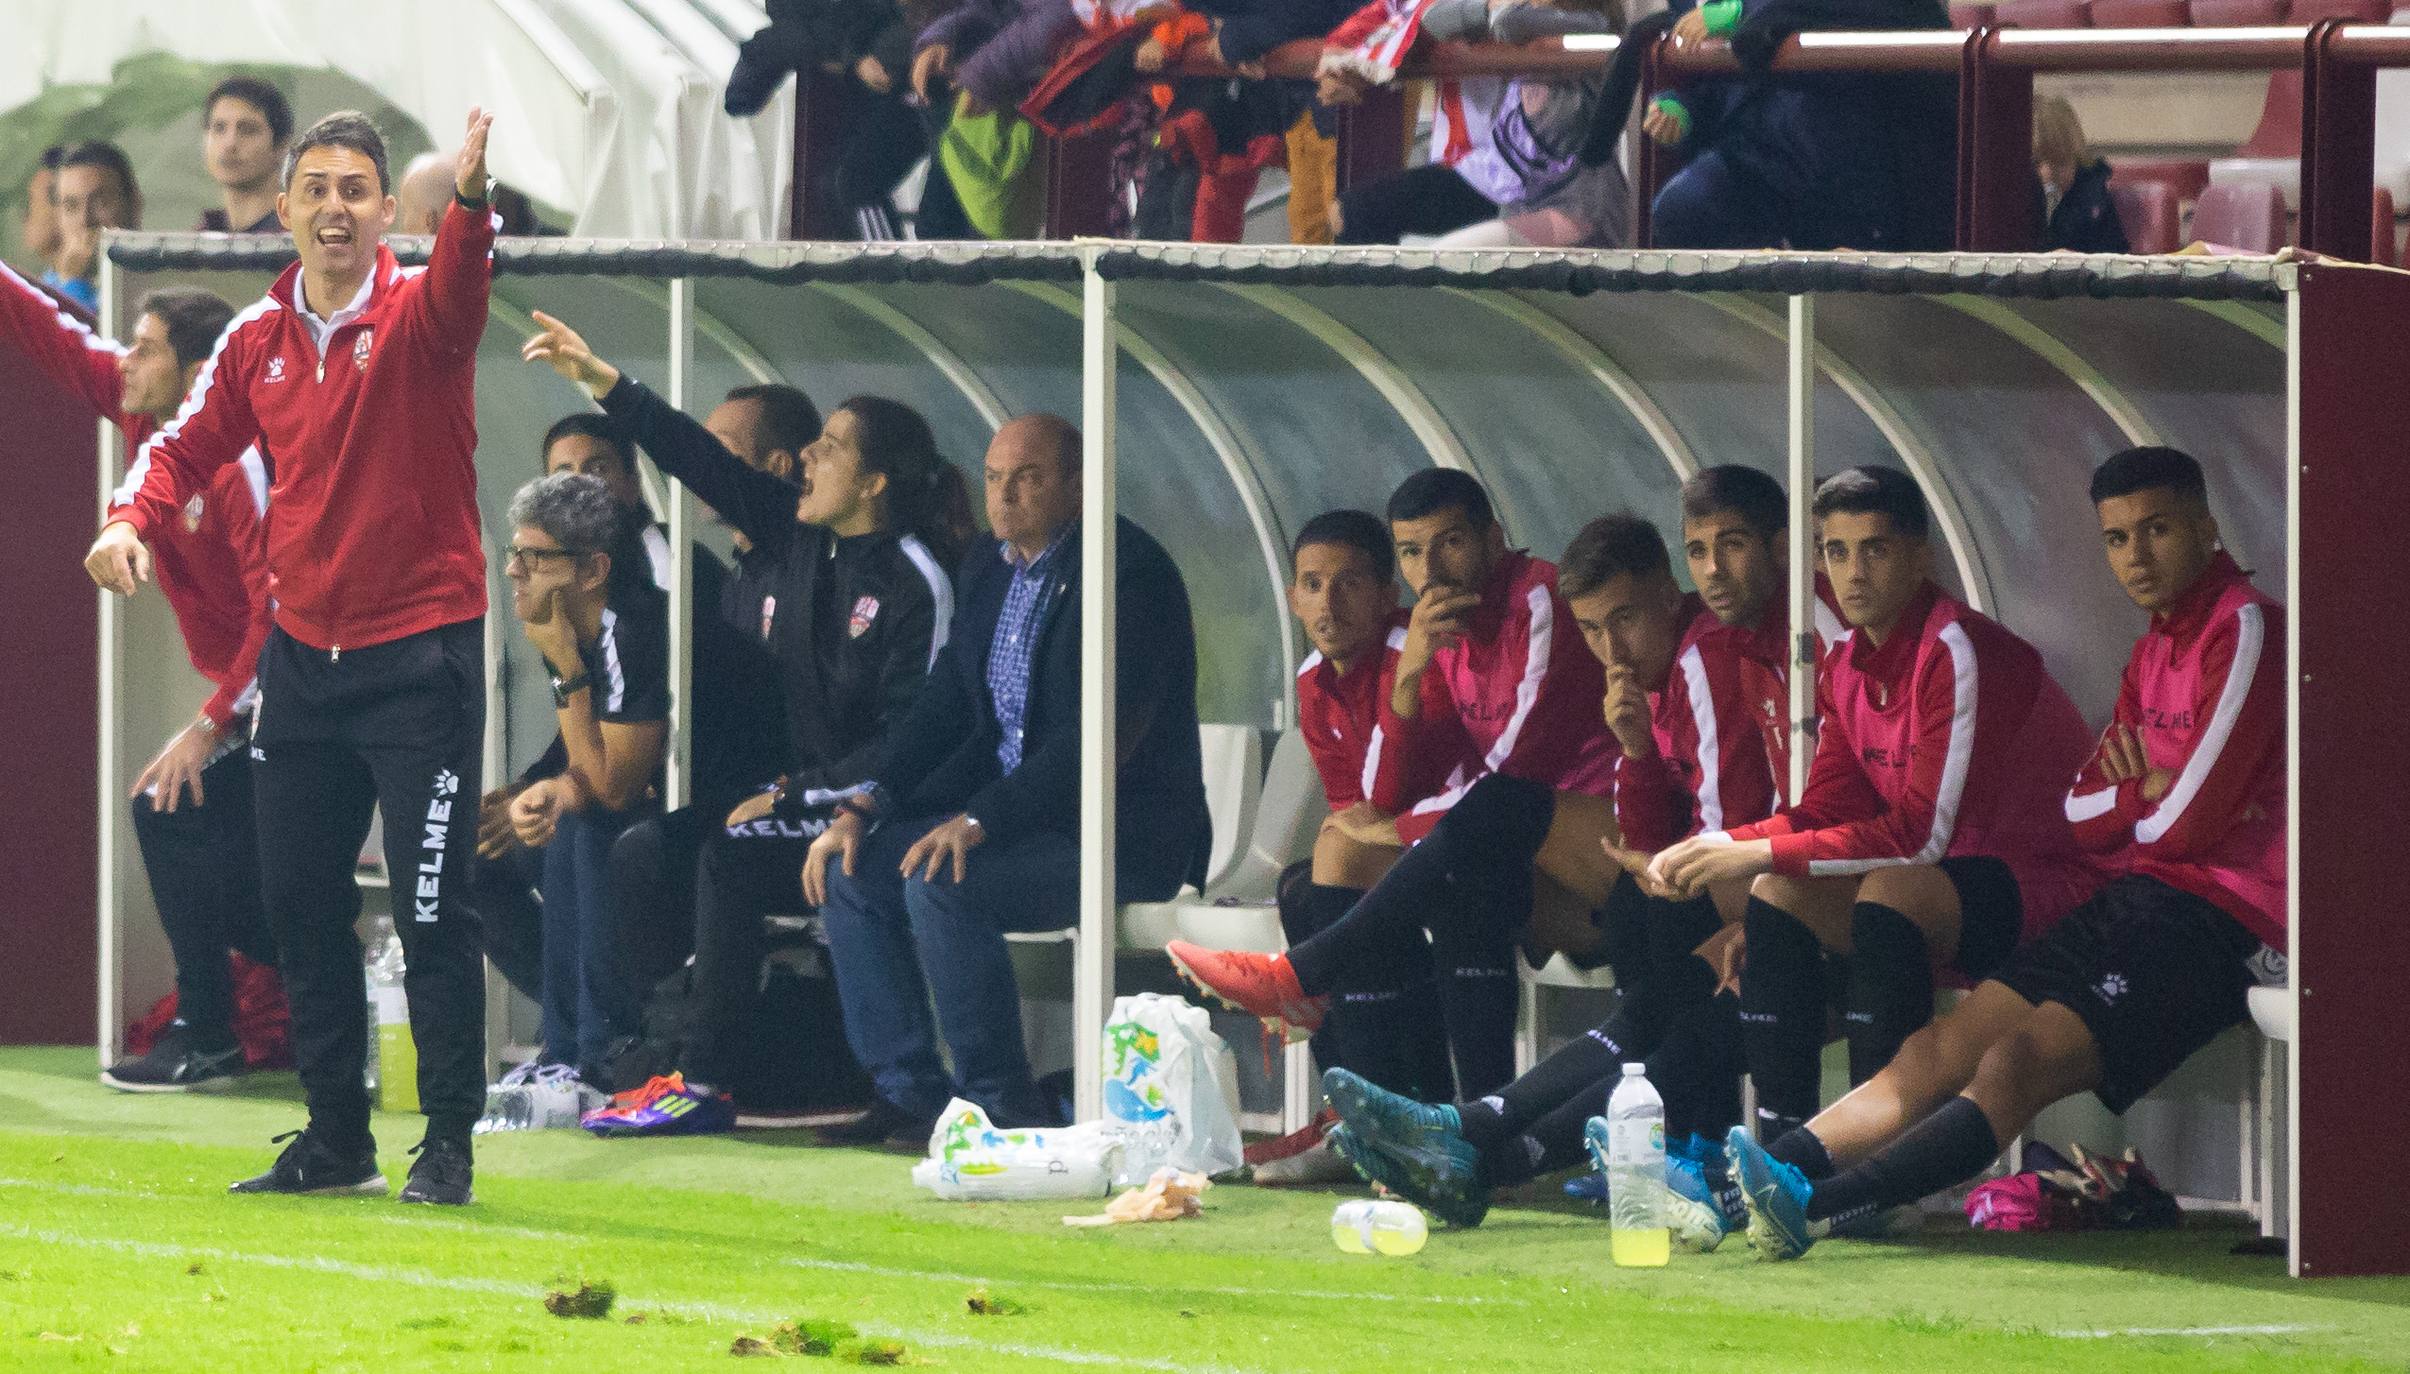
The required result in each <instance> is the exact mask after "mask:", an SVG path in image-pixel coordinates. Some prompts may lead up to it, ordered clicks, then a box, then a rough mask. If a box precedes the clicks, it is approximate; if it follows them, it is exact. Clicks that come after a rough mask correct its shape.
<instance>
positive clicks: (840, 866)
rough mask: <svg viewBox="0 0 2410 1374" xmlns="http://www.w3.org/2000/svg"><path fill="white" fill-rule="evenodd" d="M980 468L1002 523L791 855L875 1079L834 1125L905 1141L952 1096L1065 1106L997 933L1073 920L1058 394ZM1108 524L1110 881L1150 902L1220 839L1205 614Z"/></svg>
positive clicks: (1071, 512)
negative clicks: (856, 1110)
mask: <svg viewBox="0 0 2410 1374" xmlns="http://www.w3.org/2000/svg"><path fill="white" fill-rule="evenodd" d="M986 475H987V484H986V485H987V519H988V526H989V528H990V529H991V530H993V531H994V532H995V538H994V539H993V540H985V541H981V542H980V544H979V545H978V547H976V548H974V549H973V550H972V551H971V553H970V554H969V556H968V557H966V558H965V559H964V560H963V566H962V568H961V570H960V571H959V572H957V573H956V574H955V577H954V586H955V589H956V591H955V611H954V619H953V625H952V628H951V630H950V631H949V633H948V636H947V639H946V645H945V648H944V649H943V650H942V651H941V652H940V653H939V654H938V658H937V662H936V665H935V666H934V667H932V668H931V669H930V672H929V679H928V682H927V683H926V685H924V686H923V687H922V689H921V693H920V696H919V698H918V699H917V700H916V701H915V702H914V703H913V707H912V714H911V715H910V716H909V717H908V718H907V719H906V720H905V721H904V723H903V724H901V725H899V726H896V727H893V728H891V729H890V730H889V731H888V732H887V743H886V746H885V748H883V749H882V750H881V752H880V756H879V758H878V760H877V762H876V763H875V764H874V765H873V767H872V769H871V775H870V778H869V779H868V780H867V781H866V782H865V783H864V785H863V787H862V789H861V790H860V791H859V792H858V793H856V794H854V795H853V796H850V797H848V798H847V799H846V800H845V801H844V802H842V803H841V804H840V814H839V815H838V817H837V819H836V820H835V821H834V822H832V823H831V824H830V826H829V828H828V830H827V831H826V832H825V833H824V834H823V835H822V836H821V837H820V838H819V839H818V840H815V841H814V842H813V844H812V849H811V853H810V855H809V857H808V858H806V860H805V861H804V869H803V885H804V892H805V895H806V896H808V897H809V898H811V900H812V902H813V904H814V905H816V906H818V907H819V908H820V912H821V916H822V919H823V920H824V921H825V923H826V926H827V930H828V943H829V952H830V955H831V956H832V958H833V961H834V963H835V966H836V975H837V990H838V994H839V996H840V998H841V999H842V1000H843V1002H844V1007H845V1035H846V1039H847V1041H848V1042H849V1043H851V1045H852V1046H853V1051H854V1055H855V1057H856V1058H858V1059H859V1060H861V1062H862V1065H863V1067H864V1068H867V1069H868V1070H870V1073H871V1076H872V1078H873V1080H874V1081H875V1082H876V1084H877V1086H878V1094H879V1100H878V1102H877V1103H876V1104H875V1105H874V1107H873V1108H872V1110H871V1111H870V1113H869V1114H868V1115H866V1116H865V1117H864V1118H863V1119H862V1120H861V1121H860V1122H858V1123H856V1124H854V1125H852V1126H849V1127H844V1128H841V1129H839V1130H838V1131H834V1132H830V1133H828V1139H829V1140H830V1142H831V1143H838V1144H858V1145H877V1144H885V1143H891V1144H896V1145H901V1146H904V1147H908V1148H910V1149H912V1150H914V1151H919V1150H921V1149H924V1148H926V1146H927V1144H928V1140H929V1131H930V1128H931V1127H932V1126H933V1125H934V1124H935V1122H936V1119H937V1116H938V1113H939V1112H940V1111H942V1110H943V1109H944V1108H945V1105H946V1102H947V1100H948V1099H949V1098H953V1097H963V1098H967V1099H969V1100H970V1101H973V1102H976V1103H978V1104H979V1105H980V1106H981V1107H982V1108H984V1109H985V1110H986V1111H987V1113H988V1117H989V1119H990V1120H992V1121H994V1122H995V1123H996V1124H998V1125H1014V1126H1030V1125H1045V1124H1051V1123H1054V1122H1056V1121H1058V1120H1059V1119H1060V1115H1061V1113H1060V1111H1059V1109H1058V1108H1057V1107H1056V1105H1055V1104H1053V1103H1050V1102H1047V1101H1045V1100H1044V1099H1043V1098H1042V1097H1041V1096H1040V1095H1039V1093H1038V1090H1037V1086H1036V1084H1035V1083H1034V1082H1033V1081H1032V1080H1031V1076H1030V1068H1029V1057H1028V1055H1027V1053H1026V1052H1025V1051H1024V1050H1023V1049H1022V1043H1021V1001H1020V993H1019V990H1018V989H1017V988H1016V987H1015V986H1014V983H1013V969H1012V960H1011V958H1010V957H1009V956H1008V954H1007V952H1006V947H1005V943H1004V936H1005V932H1007V931H1031V930H1061V929H1062V928H1064V927H1065V926H1068V925H1072V924H1074V923H1076V922H1077V921H1078V919H1079V911H1078V900H1079V860H1080V851H1079V809H1080V783H1079V754H1080V597H1079V585H1080V540H1079V521H1080V438H1079V431H1078V430H1076V429H1074V428H1073V427H1072V425H1071V423H1070V422H1069V421H1067V420H1065V419H1063V418H1062V417H1061V416H1058V415H1045V414H1035V415H1025V416H1022V417H1020V418H1019V419H1016V420H1013V421H1010V422H1009V423H1007V424H1006V425H1005V426H1004V427H1003V428H1002V429H999V430H998V431H996V437H995V440H994V441H993V442H992V443H990V444H989V445H988V450H987V459H986ZM1115 525H1116V529H1117V535H1116V537H1117V539H1118V540H1119V545H1118V549H1117V556H1116V559H1115V567H1114V578H1115V584H1116V586H1117V587H1118V588H1119V604H1118V606H1117V608H1116V614H1115V626H1116V632H1117V633H1118V635H1119V636H1120V640H1119V668H1118V672H1119V684H1118V691H1117V693H1116V697H1115V719H1116V732H1115V740H1116V744H1117V746H1118V749H1117V752H1118V755H1119V770H1118V776H1117V780H1116V783H1115V795H1116V797H1117V798H1118V802H1117V807H1118V810H1117V819H1118V829H1117V832H1116V835H1115V852H1116V854H1117V856H1118V862H1117V864H1116V866H1115V870H1114V876H1115V880H1116V882H1115V887H1116V894H1115V895H1116V898H1117V900H1120V901H1124V902H1133V901H1161V900H1163V899H1164V898H1167V897H1169V896H1171V895H1172V894H1173V893H1175V892H1177V891H1179V890H1180V886H1181V885H1182V884H1183V883H1188V882H1195V881H1198V880H1200V879H1201V878H1203V876H1204V872H1205V857H1206V851H1207V849H1208V848H1209V847H1210V845H1211V842H1212V836H1211V833H1210V826H1209V825H1208V822H1207V820H1206V814H1205V785H1204V779H1203V774H1202V770H1201V768H1200V765H1199V762H1198V756H1197V645H1196V632H1195V628H1194V627H1193V626H1192V625H1191V624H1190V621H1189V613H1188V589H1187V587H1186V586H1185V585H1183V583H1182V582H1181V580H1180V572H1179V569H1178V568H1176V567H1174V566H1173V565H1172V561H1171V556H1170V555H1169V554H1166V553H1165V552H1164V551H1163V546H1162V545H1160V544H1158V543H1156V542H1155V541H1154V539H1153V538H1152V537H1150V536H1149V535H1148V534H1147V533H1146V531H1144V530H1142V529H1140V528H1138V526H1136V525H1134V524H1132V523H1131V522H1130V521H1129V520H1127V519H1122V520H1118V521H1116V522H1115ZM932 999H934V1001H935V1003H936V1016H935V1018H934V1019H932V1017H931V1015H930V1003H931V1001H932ZM940 1027H942V1028H943V1030H944V1033H945V1039H946V1045H947V1048H948V1049H949V1050H951V1051H952V1063H953V1072H952V1074H951V1075H949V1074H948V1073H947V1071H946V1067H945V1064H944V1062H943V1061H941V1060H940V1058H939V1056H938V1047H937V1037H938V1031H939V1028H940Z"/></svg>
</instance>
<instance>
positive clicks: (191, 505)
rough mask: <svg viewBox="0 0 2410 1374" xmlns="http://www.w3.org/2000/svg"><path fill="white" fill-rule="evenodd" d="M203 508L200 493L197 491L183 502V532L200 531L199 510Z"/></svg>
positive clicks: (195, 532) (192, 532) (196, 532)
mask: <svg viewBox="0 0 2410 1374" xmlns="http://www.w3.org/2000/svg"><path fill="white" fill-rule="evenodd" d="M203 509H204V507H203V506H202V505H201V494H200V493H199V492H194V493H193V498H192V499H191V500H190V501H187V502H185V503H184V532H185V533H186V534H198V533H200V532H201V512H202V510H203Z"/></svg>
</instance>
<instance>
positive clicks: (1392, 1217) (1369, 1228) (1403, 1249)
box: [1331, 1198, 1431, 1255]
mask: <svg viewBox="0 0 2410 1374" xmlns="http://www.w3.org/2000/svg"><path fill="white" fill-rule="evenodd" d="M1430 1238H1431V1226H1430V1223H1428V1222H1426V1221H1424V1220H1423V1214H1422V1209H1421V1208H1419V1207H1416V1206H1415V1205H1414V1204H1413V1203H1411V1202H1399V1201H1397V1200H1396V1199H1394V1198H1362V1199H1359V1200H1357V1201H1355V1202H1342V1203H1340V1204H1339V1206H1338V1209H1337V1210H1335V1211H1333V1212H1332V1213H1331V1240H1332V1242H1333V1243H1334V1244H1336V1245H1337V1246H1338V1247H1339V1248H1340V1249H1341V1250H1343V1251H1345V1252H1347V1253H1348V1254H1351V1255H1411V1254H1413V1253H1414V1252H1415V1251H1417V1250H1420V1249H1422V1248H1423V1242H1424V1241H1426V1240H1429V1239H1430Z"/></svg>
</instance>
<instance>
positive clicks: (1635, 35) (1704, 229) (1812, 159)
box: [1582, 0, 1956, 252]
mask: <svg viewBox="0 0 2410 1374" xmlns="http://www.w3.org/2000/svg"><path fill="white" fill-rule="evenodd" d="M1948 24H1949V20H1948V17H1947V16H1946V14H1945V13H1944V11H1943V7H1942V5H1941V4H1940V2H1939V0H1749V2H1748V3H1747V4H1746V5H1745V6H1744V5H1743V4H1742V3H1740V0H1718V3H1710V4H1703V5H1699V6H1697V7H1696V8H1690V7H1689V6H1687V5H1685V6H1681V7H1679V14H1678V17H1676V15H1674V14H1670V13H1669V14H1668V15H1666V16H1663V17H1659V16H1655V15H1652V16H1650V17H1649V18H1648V19H1646V20H1643V21H1640V22H1639V23H1637V24H1635V25H1634V26H1633V31H1632V33H1631V35H1630V36H1629V38H1630V41H1628V42H1627V43H1626V44H1625V46H1624V48H1623V49H1622V50H1620V51H1619V52H1618V53H1617V60H1616V61H1615V63H1614V64H1613V66H1612V68H1611V69H1610V72H1609V76H1608V81H1607V85H1606V91H1605V95H1604V96H1603V98H1602V99H1601V101H1600V104H1599V105H1598V107H1597V110H1598V117H1597V120H1596V122H1595V123H1593V125H1592V126H1591V133H1590V138H1589V141H1588V144H1587V145H1586V147H1585V148H1584V150H1583V153H1582V156H1583V159H1584V160H1585V161H1589V162H1593V163H1604V162H1607V161H1609V160H1611V159H1612V158H1613V157H1614V156H1615V155H1616V152H1617V148H1618V145H1619V143H1620V140H1621V137H1622V132H1623V127H1624V120H1625V117H1626V116H1625V111H1626V110H1627V109H1628V108H1629V107H1630V103H1631V100H1632V93H1633V90H1634V89H1635V87H1636V86H1637V82H1638V76H1639V63H1640V60H1641V57H1642V55H1643V51H1644V50H1645V49H1646V48H1647V47H1648V46H1650V45H1651V44H1653V43H1654V42H1655V40H1656V39H1657V38H1658V37H1659V36H1660V35H1662V34H1663V33H1664V32H1666V29H1667V27H1669V26H1670V28H1671V30H1672V33H1673V40H1674V42H1675V43H1676V44H1679V45H1695V44H1698V43H1702V42H1705V41H1707V40H1708V39H1710V38H1728V39H1729V40H1730V41H1731V44H1732V50H1733V52H1734V54H1735V55H1736V56H1738V57H1739V58H1740V61H1741V66H1742V69H1743V71H1742V75H1741V76H1739V77H1737V78H1732V79H1724V78H1714V79H1709V80H1703V81H1693V82H1688V83H1685V84H1684V85H1682V86H1681V87H1680V88H1678V89H1677V90H1674V91H1669V92H1667V93H1665V94H1663V95H1660V96H1658V97H1657V98H1656V99H1655V101H1653V102H1652V103H1651V105H1650V107H1649V110H1648V113H1647V114H1646V116H1645V117H1644V119H1643V122H1642V126H1641V127H1642V131H1643V132H1644V133H1646V134H1647V135H1648V136H1649V137H1650V138H1652V139H1654V140H1655V141H1656V142H1657V143H1658V144H1659V145H1661V146H1663V147H1666V148H1670V149H1678V150H1680V151H1681V152H1682V153H1683V155H1684V157H1685V159H1686V160H1685V161H1684V162H1683V164H1682V168H1681V170H1680V171H1678V172H1676V173H1675V174H1674V175H1673V177H1672V178H1671V179H1670V180H1668V181H1667V182H1666V183H1665V185H1664V187H1663V188H1662V189H1661V190H1659V191H1658V192H1657V198H1656V200H1655V202H1654V203H1653V206H1652V209H1651V211H1650V216H1651V218H1650V232H1651V235H1652V240H1653V242H1654V243H1655V245H1656V246H1657V247H1660V248H1775V247H1782V246H1789V247H1792V248H1801V249H1829V248H1856V249H1862V250H1866V251H1870V252H1872V251H1902V250H1914V249H1935V250H1938V249H1946V248H1948V247H1949V246H1950V236H1951V228H1952V225H1951V216H1952V206H1953V203H1954V202H1953V199H1952V197H1953V188H1954V182H1953V179H1952V171H1951V169H1952V167H1953V165H1954V164H1953V161H1952V158H1953V151H1952V150H1953V148H1954V147H1955V138H1956V118H1955V116H1954V114H1953V107H1954V101H1955V83H1954V82H1953V80H1952V79H1951V78H1949V77H1947V76H1931V75H1925V74H1917V73H1910V74H1872V75H1863V76H1834V75H1830V74H1818V75H1811V76H1786V75H1783V74H1781V73H1778V72H1773V71H1771V70H1769V64H1770V63H1771V62H1772V60H1773V56H1774V53H1775V51H1776V49H1777V48H1778V47H1779V46H1780V45H1781V43H1782V41H1783V40H1784V39H1786V38H1788V37H1790V36H1791V35H1793V34H1795V33H1799V32H1802V31H1804V30H1810V29H1938V28H1946V27H1948Z"/></svg>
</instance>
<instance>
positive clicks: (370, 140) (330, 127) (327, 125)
mask: <svg viewBox="0 0 2410 1374" xmlns="http://www.w3.org/2000/svg"><path fill="white" fill-rule="evenodd" d="M312 148H349V149H351V150H352V151H353V152H355V153H358V154H360V155H361V156H362V157H365V158H367V159H368V160H369V161H370V162H373V163H375V164H376V166H377V190H378V191H379V192H380V193H383V194H388V195H390V194H391V193H392V191H393V176H392V170H391V168H390V167H388V166H387V164H386V161H385V136H384V135H383V134H380V133H378V132H377V126H376V125H374V124H371V123H369V122H368V116H366V115H364V114H362V113H360V112H359V111H358V110H337V111H335V112H334V113H333V114H331V115H328V116H327V117H326V118H324V119H321V120H319V121H318V122H317V123H315V124H312V125H311V126H310V127H308V128H306V129H304V130H302V131H301V137H299V138H297V139H294V140H293V146H292V147H290V148H287V149H285V165H284V175H283V176H282V177H280V178H278V179H279V180H281V181H282V182H284V184H285V185H287V186H291V185H292V184H293V172H294V170H295V169H297V168H298V167H300V166H301V155H302V154H303V153H306V152H308V151H309V150H310V149H312Z"/></svg>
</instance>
